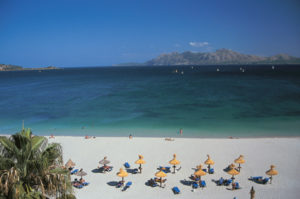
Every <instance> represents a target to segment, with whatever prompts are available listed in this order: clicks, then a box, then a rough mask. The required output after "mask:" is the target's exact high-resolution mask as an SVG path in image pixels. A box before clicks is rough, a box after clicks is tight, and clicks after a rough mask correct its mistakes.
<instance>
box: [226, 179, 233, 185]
mask: <svg viewBox="0 0 300 199" xmlns="http://www.w3.org/2000/svg"><path fill="white" fill-rule="evenodd" d="M231 183H232V180H231V179H229V180H225V181H224V185H225V186H228V185H230V184H231Z"/></svg>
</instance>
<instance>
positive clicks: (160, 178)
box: [160, 178, 162, 187]
mask: <svg viewBox="0 0 300 199" xmlns="http://www.w3.org/2000/svg"><path fill="white" fill-rule="evenodd" d="M160 187H162V178H160Z"/></svg>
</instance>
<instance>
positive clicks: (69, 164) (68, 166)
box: [65, 159, 75, 169]
mask: <svg viewBox="0 0 300 199" xmlns="http://www.w3.org/2000/svg"><path fill="white" fill-rule="evenodd" d="M65 166H66V168H67V169H69V168H72V167H74V166H75V163H74V162H73V161H72V160H71V159H69V160H68V162H67V163H66V164H65Z"/></svg>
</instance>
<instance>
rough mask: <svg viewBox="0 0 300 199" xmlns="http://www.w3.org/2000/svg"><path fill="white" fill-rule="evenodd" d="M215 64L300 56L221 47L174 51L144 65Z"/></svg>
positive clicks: (291, 60)
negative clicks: (236, 50) (264, 55)
mask: <svg viewBox="0 0 300 199" xmlns="http://www.w3.org/2000/svg"><path fill="white" fill-rule="evenodd" d="M214 64H300V58H297V57H292V56H289V55H287V54H278V55H275V56H271V57H260V56H256V55H246V54H241V53H238V52H235V51H232V50H228V49H224V48H223V49H219V50H216V52H206V53H201V52H199V53H197V52H196V53H194V52H190V51H187V52H183V53H178V52H173V53H169V54H162V55H159V56H158V57H156V58H154V59H152V60H150V61H147V62H146V63H144V65H149V66H159V65H164V66H168V65H214Z"/></svg>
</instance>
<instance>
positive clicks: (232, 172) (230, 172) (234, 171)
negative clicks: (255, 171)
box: [227, 164, 240, 182]
mask: <svg viewBox="0 0 300 199" xmlns="http://www.w3.org/2000/svg"><path fill="white" fill-rule="evenodd" d="M231 166H233V167H231ZM234 166H235V165H234V164H231V165H230V168H231V169H230V170H229V171H228V172H227V173H228V174H229V175H232V178H231V179H232V182H233V181H234V176H236V175H239V174H240V172H239V171H238V170H236V169H235V168H234Z"/></svg>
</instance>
